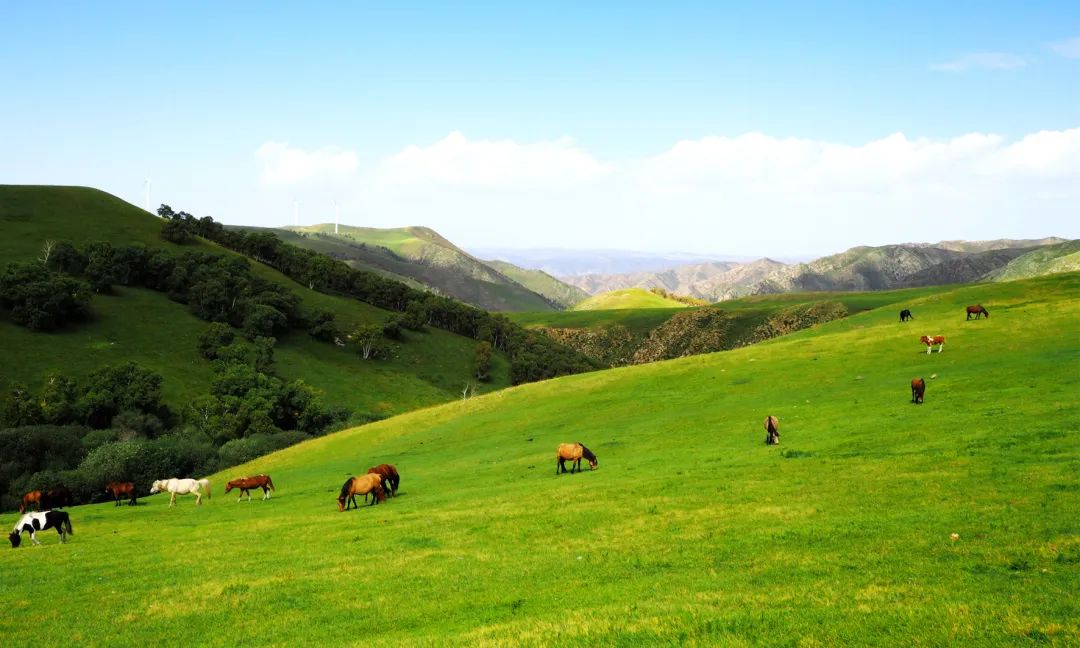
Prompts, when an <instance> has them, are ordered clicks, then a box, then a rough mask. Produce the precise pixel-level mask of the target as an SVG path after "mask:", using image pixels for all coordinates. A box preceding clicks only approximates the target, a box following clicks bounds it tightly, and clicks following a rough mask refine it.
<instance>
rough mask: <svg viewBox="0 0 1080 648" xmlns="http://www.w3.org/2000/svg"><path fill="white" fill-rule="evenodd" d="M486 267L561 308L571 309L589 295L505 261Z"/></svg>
mask: <svg viewBox="0 0 1080 648" xmlns="http://www.w3.org/2000/svg"><path fill="white" fill-rule="evenodd" d="M484 263H486V264H487V265H489V266H491V267H492V268H495V269H496V270H498V271H499V272H501V273H502V274H504V275H506V276H507V277H510V278H511V279H513V280H514V281H516V282H518V283H519V284H521V285H522V286H525V287H526V288H528V289H529V290H531V291H533V292H535V293H537V294H539V295H543V296H544V297H546V298H547V299H548V301H550V302H552V303H555V304H557V305H559V306H561V307H562V308H571V307H572V306H574V305H575V304H577V303H579V302H581V301H583V300H585V299H588V297H589V293H587V292H585V291H584V290H582V289H580V288H578V287H576V286H571V285H569V284H566V283H563V282H562V281H559V280H558V279H556V278H555V277H552V276H551V275H549V274H548V273H546V272H544V271H543V270H529V269H526V268H519V267H518V266H516V265H514V264H513V263H508V262H506V261H484Z"/></svg>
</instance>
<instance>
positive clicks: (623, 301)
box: [574, 288, 686, 311]
mask: <svg viewBox="0 0 1080 648" xmlns="http://www.w3.org/2000/svg"><path fill="white" fill-rule="evenodd" d="M639 308H686V304H684V303H682V302H679V301H676V300H674V299H669V298H667V297H661V296H660V295H657V294H656V293H654V292H651V291H648V290H645V289H644V288H625V289H623V290H612V291H611V292H606V293H602V294H599V295H594V296H592V297H590V298H588V299H586V300H585V301H582V302H579V303H578V304H577V305H576V306H574V310H576V311H594V310H625V309H639Z"/></svg>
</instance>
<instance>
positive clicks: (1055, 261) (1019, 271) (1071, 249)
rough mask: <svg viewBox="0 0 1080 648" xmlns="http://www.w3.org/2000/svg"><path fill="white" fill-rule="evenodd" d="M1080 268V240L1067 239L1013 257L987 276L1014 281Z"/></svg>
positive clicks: (993, 278) (994, 279) (988, 277)
mask: <svg viewBox="0 0 1080 648" xmlns="http://www.w3.org/2000/svg"><path fill="white" fill-rule="evenodd" d="M1076 270H1080V240H1078V241H1065V242H1064V243H1059V244H1057V245H1051V246H1048V247H1045V248H1040V249H1038V250H1032V251H1031V252H1028V253H1027V254H1025V255H1024V256H1022V257H1019V258H1017V259H1013V260H1012V261H1011V262H1010V263H1009V264H1008V265H1007V266H1005V267H1004V268H999V269H998V270H995V271H994V272H991V273H990V274H988V275H987V276H986V278H987V279H992V280H993V281H1012V280H1015V279H1025V278H1028V277H1037V276H1040V275H1044V274H1050V273H1055V272H1074V271H1076Z"/></svg>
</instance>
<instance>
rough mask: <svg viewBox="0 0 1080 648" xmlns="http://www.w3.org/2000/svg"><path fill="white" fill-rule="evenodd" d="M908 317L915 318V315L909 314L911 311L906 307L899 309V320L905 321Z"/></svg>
mask: <svg viewBox="0 0 1080 648" xmlns="http://www.w3.org/2000/svg"><path fill="white" fill-rule="evenodd" d="M909 319H915V316H914V315H912V314H911V311H909V310H908V309H906V308H905V309H904V310H902V311H900V321H901V322H906V321H908V320H909Z"/></svg>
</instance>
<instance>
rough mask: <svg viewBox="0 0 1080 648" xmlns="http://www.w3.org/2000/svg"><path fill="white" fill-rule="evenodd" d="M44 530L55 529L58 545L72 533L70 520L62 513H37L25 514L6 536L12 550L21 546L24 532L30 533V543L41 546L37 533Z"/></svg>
mask: <svg viewBox="0 0 1080 648" xmlns="http://www.w3.org/2000/svg"><path fill="white" fill-rule="evenodd" d="M45 529H56V533H57V534H59V535H60V544H64V543H65V542H67V537H68V536H69V535H72V534H73V533H74V532H73V531H72V530H71V518H69V517H68V514H67V513H65V512H64V511H39V512H36V513H27V514H26V515H24V516H22V517H21V518H19V521H18V522H16V523H15V529H14V530H13V531H12V532H11V533H10V534H9V535H8V540H10V541H11V546H12V548H15V547H18V546H19V545H20V544H22V534H23V532H24V531H29V532H30V541H31V542H33V543H34V544H36V545H39V544H41V541H39V540H38V539H37V532H38V531H44V530H45Z"/></svg>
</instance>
